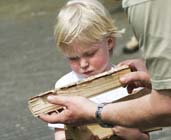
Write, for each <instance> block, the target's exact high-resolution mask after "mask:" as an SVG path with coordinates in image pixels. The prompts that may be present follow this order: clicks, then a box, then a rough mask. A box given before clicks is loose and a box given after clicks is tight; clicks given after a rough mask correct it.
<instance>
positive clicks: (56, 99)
mask: <svg viewBox="0 0 171 140" xmlns="http://www.w3.org/2000/svg"><path fill="white" fill-rule="evenodd" d="M68 98H69V97H68V96H67V97H66V96H60V95H49V96H48V97H47V100H48V102H50V103H52V104H56V105H62V106H63V105H64V106H66V103H67V100H68Z"/></svg>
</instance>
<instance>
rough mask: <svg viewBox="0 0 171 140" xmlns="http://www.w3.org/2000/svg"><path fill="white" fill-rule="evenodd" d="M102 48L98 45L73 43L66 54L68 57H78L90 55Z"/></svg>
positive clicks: (66, 50)
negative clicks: (89, 53) (85, 54)
mask: <svg viewBox="0 0 171 140" xmlns="http://www.w3.org/2000/svg"><path fill="white" fill-rule="evenodd" d="M99 47H100V46H99V45H98V44H94V43H93V44H83V43H72V44H71V45H69V46H68V47H67V49H65V52H64V54H65V55H66V56H77V55H82V54H84V53H88V52H91V51H94V50H96V49H98V48H99Z"/></svg>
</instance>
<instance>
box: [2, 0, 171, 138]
mask: <svg viewBox="0 0 171 140" xmlns="http://www.w3.org/2000/svg"><path fill="white" fill-rule="evenodd" d="M101 1H102V2H103V3H104V4H105V6H106V7H107V8H108V9H109V10H110V12H111V13H112V15H113V18H114V19H115V21H116V24H117V26H118V28H119V29H122V28H125V29H126V33H125V35H124V36H123V37H122V38H119V39H117V47H116V48H115V50H114V56H113V58H112V62H113V63H118V62H120V61H121V60H124V59H127V58H139V57H141V53H140V52H137V53H134V54H127V55H126V54H123V53H122V48H123V46H124V45H125V43H126V41H128V40H129V39H130V38H131V36H132V31H131V28H130V26H129V24H128V21H127V17H126V15H125V13H124V12H123V10H122V8H121V5H120V2H119V1H117V2H114V1H113V0H101ZM64 2H66V0H63V1H62V0H61V1H59V0H58V1H57V0H48V1H41V0H36V1H35V0H29V1H27V0H13V1H10V0H1V1H0V106H1V108H0V112H1V113H0V114H1V115H0V126H1V127H0V140H52V139H53V131H52V130H50V129H49V128H48V127H47V124H46V123H44V122H42V121H40V120H39V119H36V118H34V117H33V116H32V114H31V113H30V111H29V109H28V105H27V101H28V98H29V97H31V96H34V95H36V94H38V93H40V92H43V91H46V90H49V89H52V88H54V84H55V81H56V80H57V79H59V78H60V77H61V76H62V75H63V74H65V73H67V72H69V67H68V65H67V63H66V61H65V59H63V57H62V55H61V54H60V52H59V51H58V50H57V49H56V48H55V44H54V38H53V28H54V24H55V17H56V15H57V12H58V10H59V8H60V7H61V6H62V5H63V3H64ZM170 132H171V131H170V129H169V128H168V129H166V130H165V131H160V132H155V133H154V134H152V139H155V140H156V139H158V140H159V139H160V140H161V139H163V140H169V139H171V133H170Z"/></svg>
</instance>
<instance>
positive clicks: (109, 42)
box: [107, 37, 115, 50]
mask: <svg viewBox="0 0 171 140" xmlns="http://www.w3.org/2000/svg"><path fill="white" fill-rule="evenodd" d="M107 45H108V48H109V50H112V49H113V48H114V47H115V38H112V37H109V38H107Z"/></svg>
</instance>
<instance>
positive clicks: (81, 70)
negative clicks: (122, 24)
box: [48, 0, 148, 140]
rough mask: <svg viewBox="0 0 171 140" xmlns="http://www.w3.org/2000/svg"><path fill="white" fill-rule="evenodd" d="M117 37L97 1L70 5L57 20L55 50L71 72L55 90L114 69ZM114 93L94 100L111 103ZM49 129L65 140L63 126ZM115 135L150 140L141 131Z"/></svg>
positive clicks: (121, 90)
mask: <svg viewBox="0 0 171 140" xmlns="http://www.w3.org/2000/svg"><path fill="white" fill-rule="evenodd" d="M118 35H120V32H119V31H117V28H116V27H115V25H114V23H113V20H112V18H111V16H110V14H109V13H108V11H107V10H106V9H105V8H104V7H103V5H102V4H101V3H99V2H98V1H96V0H70V1H68V2H67V3H66V5H65V6H64V7H63V8H62V9H61V10H60V12H59V15H58V17H57V24H56V26H55V39H56V46H57V47H59V48H60V50H61V52H62V54H63V55H64V57H65V58H66V59H67V60H68V63H69V65H70V67H71V69H72V71H71V72H70V73H68V74H66V75H64V76H63V77H62V78H61V79H59V80H58V81H57V82H56V85H55V88H60V87H62V86H65V85H68V84H71V83H73V82H77V81H79V80H82V79H84V78H87V77H89V76H92V75H96V74H99V73H102V72H104V71H107V70H110V69H112V68H114V65H113V64H111V63H110V57H111V55H112V51H113V48H114V47H115V37H116V36H118ZM118 91H119V95H118V96H123V95H126V94H127V92H126V89H124V88H119V89H118ZM114 92H117V91H116V90H111V91H109V92H106V93H104V94H102V95H99V96H97V97H95V98H92V99H91V100H93V101H94V102H97V103H100V102H111V101H112V100H113V99H114V98H116V97H115V96H116V95H117V94H114ZM118 98H119V97H118ZM48 125H49V127H53V128H54V129H55V140H65V133H64V125H63V124H48ZM80 131H81V130H80ZM113 131H114V133H115V134H116V135H118V136H119V137H121V138H123V139H126V140H132V139H134V140H135V139H137V140H148V135H147V134H145V133H142V132H141V131H140V130H138V129H130V128H124V127H115V128H114V129H113Z"/></svg>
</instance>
